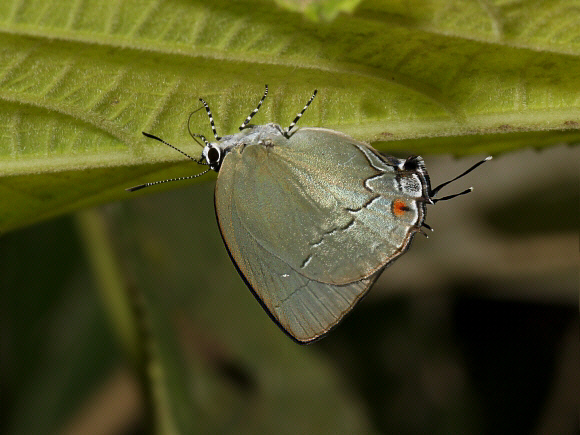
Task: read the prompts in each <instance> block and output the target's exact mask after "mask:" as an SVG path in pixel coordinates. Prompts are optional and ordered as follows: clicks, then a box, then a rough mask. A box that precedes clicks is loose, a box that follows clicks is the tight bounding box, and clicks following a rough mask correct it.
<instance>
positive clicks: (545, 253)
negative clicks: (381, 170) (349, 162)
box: [0, 0, 580, 434]
mask: <svg viewBox="0 0 580 435" xmlns="http://www.w3.org/2000/svg"><path fill="white" fill-rule="evenodd" d="M579 12H580V1H578V0H571V1H567V2H561V1H556V0H549V1H543V2H537V1H531V0H529V1H517V2H505V1H488V2H472V1H466V0H461V1H460V0H457V1H453V0H427V1H424V0H421V1H419V0H408V1H405V2H400V1H393V2H386V1H384V2H383V1H361V2H356V1H320V2H317V1H311V2H291V1H276V2H272V1H266V0H263V1H254V2H251V1H237V2H229V1H214V2H198V1H185V0H183V1H179V0H164V1H158V0H140V1H137V0H134V1H129V0H125V1H109V2H103V1H98V0H90V1H84V2H78V1H76V2H75V1H56V0H53V1H46V0H43V1H40V0H19V1H16V0H14V1H11V0H4V1H2V2H0V96H1V98H0V125H2V127H3V128H2V130H1V133H0V137H1V140H0V232H1V234H2V236H1V238H0V289H1V295H2V301H1V303H0V319H1V322H2V328H1V336H0V343H1V346H2V350H1V353H0V355H1V361H0V368H1V373H0V376H1V377H0V382H1V383H0V388H2V403H3V406H2V418H0V431H2V433H6V434H29V433H30V434H44V433H46V434H49V433H50V434H52V433H64V434H73V433H83V434H91V433H94V434H97V433H98V434H106V433H151V432H154V433H160V434H161V433H163V434H169V433H184V434H185V433H188V434H189V433H276V434H281V433H288V434H295V433H309V434H317V433H373V432H376V433H391V432H394V433H426V432H434V433H451V432H457V433H494V434H497V433H509V434H513V433H530V432H534V433H574V432H575V431H576V432H577V431H578V422H577V405H578V399H577V391H578V384H579V379H578V377H579V375H578V370H577V367H578V361H579V359H580V358H579V356H578V349H577V344H578V306H577V301H578V263H579V255H578V216H579V215H580V213H579V210H578V208H579V203H580V199H579V192H578V190H579V179H578V177H579V175H578V174H579V172H580V171H579V164H578V162H579V161H580V152H579V151H578V148H577V147H575V146H574V145H577V144H578V142H579V138H580V131H579V126H580V59H579V57H578V56H579V53H580V25H579V24H580V23H579V22H578V21H579V18H580V13H579ZM266 83H267V84H268V85H269V86H270V96H269V98H268V100H267V101H266V103H265V105H264V106H263V108H262V109H261V111H260V113H259V114H258V115H257V116H256V118H255V120H254V122H255V123H257V124H263V123H266V122H277V123H281V124H285V123H287V122H289V121H291V120H292V119H293V117H294V116H295V114H296V112H297V111H298V110H299V109H301V108H302V106H303V104H304V101H305V99H306V98H308V96H310V95H311V93H312V91H313V90H314V89H315V88H317V89H318V90H319V97H318V98H317V100H315V103H314V104H313V105H312V106H311V108H310V109H309V111H308V113H307V115H306V116H304V117H303V118H302V119H301V121H300V123H301V124H302V125H303V126H306V125H311V126H317V127H326V128H333V129H336V130H340V131H343V132H345V133H347V134H350V135H352V136H354V137H356V138H357V139H360V140H365V141H369V142H372V143H373V145H374V146H376V147H377V149H379V150H381V151H384V152H389V153H394V154H397V155H399V156H402V157H405V156H407V155H409V154H422V155H424V156H425V158H426V162H427V167H428V170H429V173H430V175H431V178H432V180H433V182H434V183H437V182H439V181H442V180H445V179H448V178H449V177H450V176H453V175H455V174H457V173H459V171H460V170H461V169H463V168H465V167H466V165H467V164H468V163H471V162H472V161H474V160H475V158H476V157H473V158H471V157H470V158H469V159H467V158H466V159H462V161H455V160H453V159H452V158H451V157H449V155H454V156H459V155H467V154H478V155H485V154H490V153H491V154H494V155H496V156H497V155H499V158H496V159H494V160H493V161H492V162H491V163H489V164H487V165H486V166H485V167H484V168H482V169H481V170H480V171H479V172H478V173H477V174H476V173H474V174H473V175H470V178H469V179H467V180H465V181H463V183H465V184H466V186H465V187H467V186H469V185H473V186H474V187H475V188H476V191H475V192H474V193H473V194H471V195H469V196H467V197H465V198H461V199H457V200H454V201H452V202H449V203H446V204H441V205H438V206H437V207H432V208H430V210H429V215H428V220H427V222H428V223H429V224H430V225H432V226H433V227H434V228H435V232H434V233H433V235H432V236H431V237H430V239H429V240H422V239H419V240H416V241H415V243H414V246H413V248H412V249H411V251H410V252H409V253H408V254H407V255H405V256H404V257H402V258H401V259H400V260H398V261H397V262H396V263H395V264H394V265H393V266H392V267H391V268H390V269H389V270H387V271H386V272H385V273H384V274H383V276H382V277H381V279H380V280H379V281H378V283H377V285H376V286H375V288H374V289H373V290H372V291H371V293H370V295H369V297H367V298H366V299H365V300H364V301H363V302H362V303H361V304H360V305H359V306H358V307H357V309H355V310H354V312H353V313H352V315H351V316H349V318H348V319H347V320H346V321H345V322H344V323H343V324H342V325H341V326H340V327H339V328H337V329H336V330H335V331H334V332H333V333H332V334H331V335H330V336H329V337H327V338H325V339H324V340H322V341H321V342H319V343H316V344H314V345H312V346H307V347H301V346H297V345H295V344H294V343H292V342H291V341H290V340H289V339H288V338H287V337H286V336H284V334H282V333H281V332H280V331H279V330H278V329H277V328H276V326H275V325H274V324H272V322H271V321H270V319H269V318H268V316H267V315H266V314H265V313H264V312H263V311H262V309H261V308H260V306H259V304H257V303H256V302H255V300H254V299H253V298H252V296H251V294H250V292H249V291H248V290H247V288H246V287H245V286H244V284H243V282H242V281H241V279H240V278H239V277H238V276H237V274H236V272H235V269H234V267H233V265H232V264H231V263H230V261H229V258H228V256H227V254H226V252H225V249H224V248H223V246H222V242H221V239H220V236H219V232H218V230H217V225H216V224H215V217H214V213H213V200H212V192H213V183H214V180H215V175H208V176H204V177H202V179H198V180H197V181H198V182H197V183H192V184H193V185H189V184H188V183H183V184H179V183H170V184H168V185H164V186H160V187H158V188H150V189H148V191H149V192H147V190H146V191H144V192H143V193H142V194H141V193H138V194H131V195H130V194H128V193H127V192H125V191H124V188H125V187H129V186H132V185H135V184H139V183H142V182H146V181H155V180H161V179H165V178H172V177H177V176H183V175H190V174H192V173H196V172H198V171H199V168H198V167H196V165H195V164H192V163H191V162H187V161H185V162H184V161H183V158H182V156H181V155H179V154H178V153H175V152H174V151H172V150H170V149H167V147H163V146H161V145H160V144H158V143H155V142H153V141H150V140H146V139H145V138H144V137H143V136H142V135H141V131H143V130H144V131H148V132H150V133H153V134H155V135H158V136H160V137H162V138H164V139H165V140H167V141H169V142H170V143H173V144H175V145H178V146H179V147H181V148H183V149H184V151H186V152H188V153H190V154H192V155H199V153H200V151H201V149H200V148H199V146H198V145H196V144H195V143H193V141H191V138H189V136H188V132H187V118H188V115H189V114H190V113H191V112H192V111H193V110H195V109H197V108H198V107H199V104H198V98H199V97H203V98H204V99H205V100H206V101H208V102H209V103H210V105H211V107H212V111H213V113H214V118H215V119H216V123H217V127H218V133H220V134H228V133H232V132H234V131H235V130H236V129H237V126H239V124H240V123H241V122H242V121H243V119H244V118H245V117H246V116H247V114H248V113H250V111H251V110H252V109H253V108H254V107H255V104H256V102H257V100H258V99H259V97H260V95H261V94H262V92H263V87H264V84H266ZM198 114H199V116H197V115H196V114H194V116H193V117H192V128H194V130H195V131H198V132H200V133H203V134H206V135H208V137H211V132H210V130H209V125H208V122H207V118H206V116H205V114H204V113H203V111H200V112H199V113H198ZM533 149H535V150H536V151H532V150H533ZM508 151H509V152H510V153H507V152H508ZM434 154H445V155H446V156H434ZM467 161H468V162H467ZM467 183H469V184H467ZM460 188H461V186H458V189H460ZM169 189H174V190H172V191H170V192H167V190H169ZM163 191H165V193H161V192H163ZM121 200H123V202H120V201H121ZM98 204H106V205H102V206H101V207H99V208H95V209H90V210H86V209H87V207H89V206H94V205H98ZM78 210H84V211H81V212H79V213H77V214H76V215H75V216H71V215H66V214H67V213H70V212H72V211H78ZM56 216H63V217H60V218H58V219H56V220H48V219H49V218H53V217H56Z"/></svg>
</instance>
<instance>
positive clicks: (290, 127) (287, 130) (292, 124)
mask: <svg viewBox="0 0 580 435" xmlns="http://www.w3.org/2000/svg"><path fill="white" fill-rule="evenodd" d="M317 93H318V90H317V89H315V90H314V93H313V94H312V97H310V100H308V103H306V106H304V109H302V112H300V113H299V114H298V115H296V118H294V121H292V123H291V124H290V126H289V127H288V128H287V129H286V130H285V131H284V136H286V137H290V136H289V134H290V130H292V129H293V128H294V126H295V125H296V123H297V122H298V121H299V120H300V118H301V117H302V115H304V112H306V109H308V106H310V103H312V100H314V97H316V94H317Z"/></svg>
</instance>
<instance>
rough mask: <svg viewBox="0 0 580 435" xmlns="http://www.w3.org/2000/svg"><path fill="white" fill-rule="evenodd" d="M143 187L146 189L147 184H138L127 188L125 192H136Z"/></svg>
mask: <svg viewBox="0 0 580 435" xmlns="http://www.w3.org/2000/svg"><path fill="white" fill-rule="evenodd" d="M144 187H147V184H139V185H138V186H133V187H128V188H126V189H125V190H126V191H127V192H135V191H136V190H139V189H143V188H144Z"/></svg>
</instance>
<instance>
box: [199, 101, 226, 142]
mask: <svg viewBox="0 0 580 435" xmlns="http://www.w3.org/2000/svg"><path fill="white" fill-rule="evenodd" d="M199 101H201V103H202V104H203V107H205V111H206V112H207V116H209V123H210V124H211V129H212V131H213V136H214V137H215V140H217V141H218V142H219V141H220V140H221V137H219V136H218V134H217V131H216V129H215V124H214V122H213V116H212V115H211V110H210V109H209V106H208V104H207V103H206V102H205V101H203V98H200V99H199ZM196 136H197V135H196ZM197 137H200V136H197ZM206 144H207V141H206Z"/></svg>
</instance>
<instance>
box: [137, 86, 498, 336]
mask: <svg viewBox="0 0 580 435" xmlns="http://www.w3.org/2000/svg"><path fill="white" fill-rule="evenodd" d="M316 94H317V91H314V93H313V95H312V97H311V98H310V100H309V101H308V102H307V103H306V105H305V106H304V108H303V109H302V111H301V112H299V113H298V115H297V116H296V118H295V119H294V120H293V121H292V122H291V123H290V125H289V126H288V127H287V128H282V127H281V126H280V125H278V124H274V123H269V124H265V125H252V124H250V121H251V119H252V118H253V117H254V115H256V113H258V111H259V109H260V107H261V106H262V103H263V102H264V100H265V99H266V96H267V95H268V86H266V90H265V92H264V94H263V96H262V98H261V100H260V101H259V103H258V105H257V107H256V109H254V111H253V112H252V113H250V115H249V116H248V117H247V118H246V119H245V121H244V122H243V123H242V125H241V126H240V127H239V132H237V133H235V134H232V135H227V136H223V137H220V136H218V134H217V131H216V127H215V124H214V120H213V116H212V113H211V110H210V108H209V105H208V104H207V103H206V102H205V101H204V100H203V99H200V101H201V103H202V104H203V107H204V108H205V110H206V112H207V115H208V117H209V120H210V124H211V128H212V131H213V134H214V137H215V142H210V141H208V140H207V139H206V138H205V136H203V135H201V134H194V133H191V130H190V134H191V136H192V137H193V138H194V139H196V138H200V139H201V140H202V141H203V144H204V145H202V146H204V148H203V151H202V155H201V157H200V158H197V159H196V158H193V157H191V156H189V155H188V154H186V153H184V152H183V151H181V150H179V149H177V148H176V147H174V146H173V145H171V144H169V143H167V142H165V141H164V140H162V139H160V138H158V137H156V136H154V135H152V134H149V133H145V132H143V134H144V135H145V136H147V137H149V138H152V139H155V140H158V141H160V142H162V143H164V144H165V145H168V146H170V147H171V148H173V149H175V150H177V151H179V152H181V153H182V154H184V155H185V156H186V157H188V158H190V159H191V160H193V161H195V162H197V163H199V164H202V165H207V166H208V169H207V170H206V171H204V172H202V173H199V174H195V175H192V176H188V177H181V178H175V179H170V180H162V181H156V182H152V183H145V184H141V185H138V186H135V187H132V188H129V189H126V190H128V191H135V190H139V189H142V188H145V187H148V186H153V185H157V184H160V183H166V182H169V181H177V180H184V179H191V178H195V177H198V176H200V175H203V174H205V173H207V172H208V171H210V170H214V171H216V172H218V178H217V182H216V186H215V201H214V204H215V212H216V216H217V221H218V225H219V229H220V232H221V235H222V238H223V241H224V244H225V246H226V248H227V251H228V253H229V255H230V257H231V259H232V261H233V263H234V264H235V266H236V268H237V270H238V272H239V274H240V276H241V277H242V279H243V280H244V281H245V283H246V284H247V286H248V287H249V288H250V290H251V291H252V293H253V294H254V296H255V297H256V299H257V300H258V301H259V302H260V304H261V305H262V307H263V308H264V309H265V310H266V312H267V313H268V314H269V315H270V317H271V318H272V319H273V320H274V321H275V322H276V323H277V324H278V325H279V326H280V328H281V329H282V330H283V331H284V332H286V333H287V334H288V335H289V336H290V337H291V338H292V339H294V340H295V341H297V342H299V343H310V342H313V341H315V340H317V339H319V338H321V337H323V336H324V335H326V334H327V333H328V332H329V331H330V330H331V329H333V328H334V327H335V326H336V325H337V324H338V323H339V322H340V321H341V320H342V319H343V318H344V316H345V315H346V314H347V313H349V312H350V311H351V310H352V309H353V307H354V306H355V305H356V304H357V302H359V301H360V300H361V299H362V298H363V296H364V295H365V294H366V293H367V292H368V290H369V289H370V287H371V286H372V285H373V283H374V282H375V281H376V280H377V279H378V277H379V275H380V274H381V273H382V272H383V270H384V269H385V268H386V267H388V266H389V265H390V264H391V263H392V262H393V261H395V260H396V259H397V258H399V257H400V256H401V255H402V254H404V253H405V252H406V251H407V249H408V248H409V246H410V244H411V241H412V240H413V237H414V236H415V235H416V234H417V233H419V232H423V233H424V231H423V228H426V229H429V230H430V229H431V228H430V227H429V225H427V224H426V223H425V217H426V206H427V205H431V204H435V203H436V202H438V201H443V200H448V199H451V198H455V197H456V196H459V195H463V194H466V193H469V192H471V190H472V189H471V188H470V189H467V190H464V191H462V192H460V193H456V194H453V195H449V196H445V197H441V198H438V197H437V194H438V192H439V191H440V190H441V189H442V188H443V187H445V186H447V185H448V184H449V183H451V182H453V181H455V180H457V179H458V178H461V177H463V176H464V175H466V174H468V173H469V172H471V171H473V170H474V169H475V168H477V167H478V166H479V165H481V164H482V163H484V162H486V161H488V160H490V159H491V157H487V158H485V159H484V160H481V161H479V162H477V163H476V164H474V165H473V166H471V167H470V168H469V169H467V170H466V171H464V172H463V173H462V174H460V175H458V176H457V177H455V178H453V179H451V180H449V181H447V182H445V183H443V184H440V185H439V186H437V187H435V188H432V187H431V183H430V179H429V175H428V173H427V169H426V168H425V164H424V161H423V159H422V158H421V157H419V156H411V157H408V158H406V159H399V158H396V157H392V156H388V155H383V154H381V153H380V152H378V151H377V150H375V149H374V148H373V147H371V146H370V145H368V144H366V143H363V142H359V141H357V140H355V139H353V138H351V137H349V136H347V135H345V134H343V133H340V132H338V131H334V130H329V129H325V128H310V127H305V128H299V127H296V124H297V122H298V121H299V120H300V118H301V117H302V115H303V114H304V112H305V111H306V109H307V108H308V106H310V104H311V103H312V101H313V100H314V98H315V96H316ZM190 119H191V115H190ZM188 128H189V121H188ZM198 143H199V142H198ZM200 145H201V143H200Z"/></svg>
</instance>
